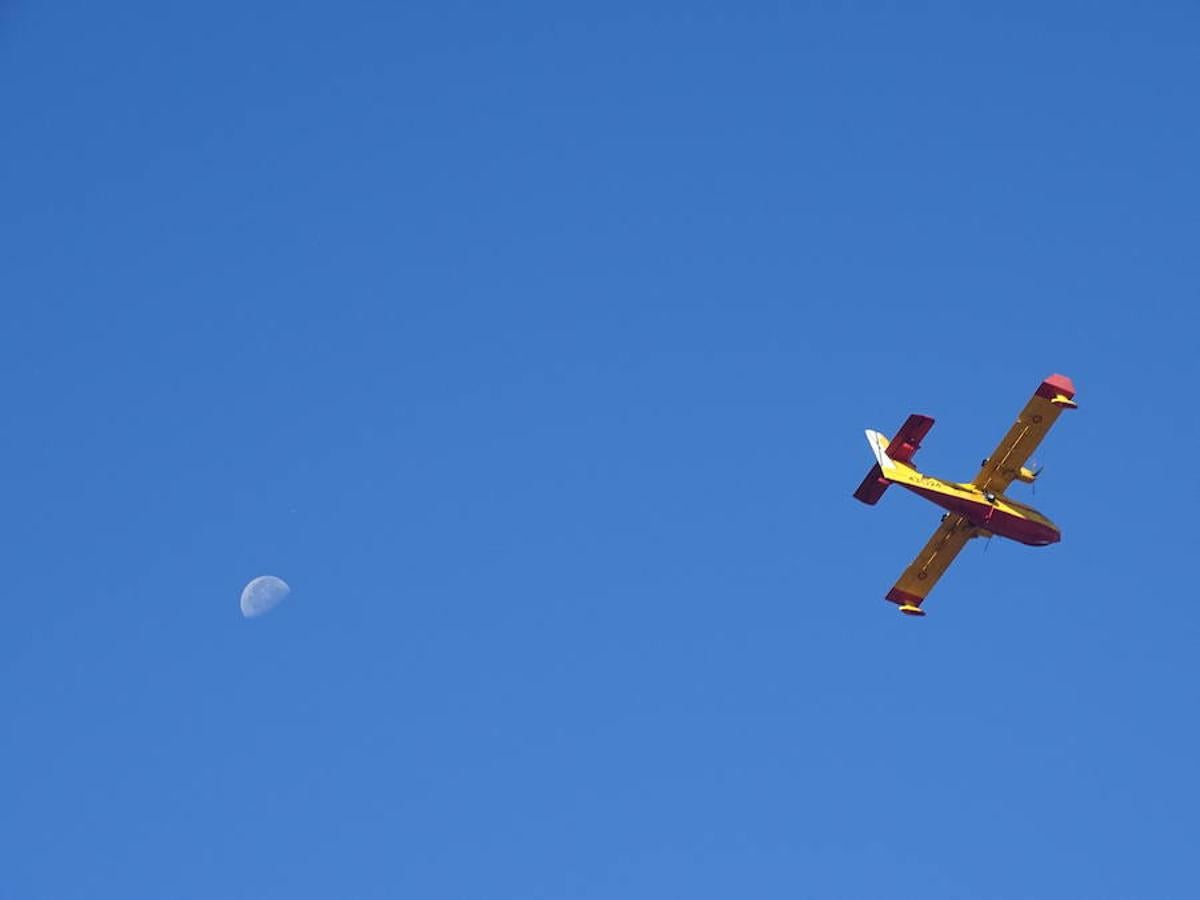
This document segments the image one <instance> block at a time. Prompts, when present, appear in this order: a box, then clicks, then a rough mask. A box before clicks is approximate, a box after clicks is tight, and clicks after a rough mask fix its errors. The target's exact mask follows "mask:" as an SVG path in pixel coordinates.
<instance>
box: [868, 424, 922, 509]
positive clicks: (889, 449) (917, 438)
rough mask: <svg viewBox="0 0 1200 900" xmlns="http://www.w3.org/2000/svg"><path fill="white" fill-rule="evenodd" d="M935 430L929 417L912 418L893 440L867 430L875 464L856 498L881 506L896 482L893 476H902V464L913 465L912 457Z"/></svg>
mask: <svg viewBox="0 0 1200 900" xmlns="http://www.w3.org/2000/svg"><path fill="white" fill-rule="evenodd" d="M932 427H933V419H931V418H929V416H919V415H911V416H909V417H908V419H907V421H905V423H904V424H903V425H901V426H900V430H899V431H897V432H896V436H895V437H893V438H892V439H891V440H890V441H889V440H888V439H887V438H885V437H884V436H883V435H882V434H880V433H879V432H878V431H872V430H871V429H869V428H868V429H867V443H869V444H870V445H871V452H873V453H874V454H875V465H873V466H872V467H871V471H870V472H868V473H867V477H866V478H864V479H863V482H862V484H860V485H859V486H858V490H856V491H855V492H854V499H856V500H861V501H862V502H863V503H866V504H868V505H869V506H874V505H875V504H876V503H878V502H879V498H880V497H882V496H883V492H884V491H886V490H887V489H888V485H889V484H891V483H892V481H893V480H894V478H893V477H892V476H893V474H899V472H898V471H897V470H898V469H899V468H900V467H901V466H902V465H903V466H911V464H912V463H911V461H912V458H913V454H915V453H916V452H917V449H918V448H919V447H920V446H921V441H922V440H923V439H924V437H925V435H926V434H928V433H929V429H930V428H932Z"/></svg>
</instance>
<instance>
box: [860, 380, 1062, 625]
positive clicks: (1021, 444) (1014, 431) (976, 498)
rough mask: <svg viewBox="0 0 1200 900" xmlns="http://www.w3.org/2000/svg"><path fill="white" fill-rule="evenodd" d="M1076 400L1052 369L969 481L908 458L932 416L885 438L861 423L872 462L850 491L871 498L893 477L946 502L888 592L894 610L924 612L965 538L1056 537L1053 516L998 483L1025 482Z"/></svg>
mask: <svg viewBox="0 0 1200 900" xmlns="http://www.w3.org/2000/svg"><path fill="white" fill-rule="evenodd" d="M1075 408H1076V403H1075V385H1073V384H1072V383H1071V379H1070V378H1068V377H1067V376H1065V375H1051V376H1050V377H1049V378H1047V379H1046V380H1045V381H1043V382H1042V383H1041V385H1040V386H1039V387H1038V389H1037V391H1036V392H1035V393H1034V395H1033V397H1032V399H1030V401H1029V402H1028V403H1027V404H1025V408H1024V409H1023V410H1021V414H1020V415H1019V416H1018V417H1017V421H1016V424H1015V425H1013V427H1012V428H1010V429H1009V430H1008V434H1006V435H1005V436H1004V440H1002V441H1001V442H1000V446H999V447H997V448H996V450H995V452H993V453H992V455H991V456H989V457H988V458H987V459H985V460H984V461H983V468H981V469H980V470H979V474H978V475H976V476H975V478H974V479H973V480H972V481H971V482H970V483H967V484H958V483H956V482H952V481H943V480H942V479H940V478H933V477H931V476H929V475H925V474H923V473H921V472H918V471H917V470H916V469H915V468H914V467H913V466H912V465H911V461H912V458H913V454H914V453H916V452H917V448H918V447H920V446H921V440H922V439H923V438H924V437H925V435H926V434H928V433H929V429H930V428H932V427H933V419H931V418H929V417H928V416H918V415H912V416H909V417H908V421H907V422H905V423H904V424H903V425H902V426H901V428H900V430H899V431H898V432H896V436H895V437H894V438H892V439H891V440H890V441H889V440H888V439H887V438H885V437H884V436H883V435H882V434H880V433H879V432H878V431H871V430H868V431H867V441H868V442H870V444H871V449H872V450H873V451H874V453H875V460H876V462H875V465H874V467H872V469H871V471H870V472H868V473H867V477H866V478H864V479H863V483H862V484H860V485H859V486H858V490H856V491H855V492H854V496H855V498H856V499H858V500H861V501H862V502H863V503H867V504H870V505H874V504H876V503H878V502H879V498H880V497H882V496H883V492H884V491H886V490H887V489H888V485H891V484H899V485H901V486H903V487H906V488H908V489H909V490H910V491H912V492H913V493H914V494H919V495H920V496H922V497H924V498H925V499H926V500H931V501H933V502H934V503H936V504H937V505H938V506H940V507H942V508H944V509H945V510H947V512H946V513H945V514H944V515H943V516H942V524H941V525H940V526H938V529H937V531H935V532H934V533H933V537H932V538H930V539H929V543H928V544H926V545H925V548H924V549H923V550H922V551H921V552H920V553H918V554H917V558H916V559H914V560H913V561H912V564H911V565H910V566H909V567H908V568H907V569H905V570H904V574H903V575H901V576H900V580H899V581H897V582H896V584H895V586H894V587H893V588H892V589H891V590H890V591H888V593H887V599H888V600H890V601H892V602H893V603H896V604H899V606H900V612H902V613H906V614H907V615H910V616H923V615H925V611H924V610H923V609H921V603H922V602H923V601H924V600H925V597H926V596H927V595H928V594H929V592H930V590H932V589H933V586H934V584H936V583H937V580H938V579H939V578H941V577H942V574H943V573H944V572H945V571H946V569H947V568H949V566H950V563H952V562H953V561H954V557H956V556H957V555H958V552H959V551H960V550H962V548H963V547H965V546H966V544H967V541H969V540H970V539H971V538H976V537H989V538H990V537H991V536H992V535H999V536H1000V537H1006V538H1011V539H1012V540H1014V541H1020V542H1021V543H1022V544H1029V545H1031V546H1034V547H1044V546H1046V545H1047V544H1053V543H1056V542H1057V541H1058V540H1060V539H1061V537H1062V535H1061V533H1060V532H1059V530H1058V528H1057V527H1055V525H1054V523H1053V522H1051V521H1050V520H1049V519H1047V518H1046V517H1045V516H1043V515H1042V514H1041V513H1040V512H1038V511H1037V510H1035V509H1033V508H1031V507H1029V506H1026V505H1025V504H1023V503H1018V502H1017V501H1016V500H1013V499H1011V498H1009V497H1006V496H1004V491H1005V489H1007V488H1008V486H1009V485H1010V484H1012V482H1013V480H1014V479H1015V480H1017V481H1023V482H1025V483H1026V484H1032V483H1033V482H1034V480H1035V479H1036V478H1037V476H1038V471H1040V470H1035V469H1027V468H1026V467H1025V463H1026V461H1027V460H1028V459H1029V457H1030V455H1031V454H1032V453H1033V451H1034V449H1035V448H1036V447H1037V445H1038V444H1040V443H1041V441H1042V438H1044V437H1045V436H1046V432H1048V431H1049V430H1050V426H1051V425H1053V424H1054V422H1055V420H1056V419H1058V415H1059V413H1061V412H1062V411H1063V410H1064V409H1075Z"/></svg>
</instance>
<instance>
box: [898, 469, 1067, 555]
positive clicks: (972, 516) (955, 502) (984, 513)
mask: <svg viewBox="0 0 1200 900" xmlns="http://www.w3.org/2000/svg"><path fill="white" fill-rule="evenodd" d="M904 487H906V488H908V489H909V490H910V491H912V492H913V493H914V494H920V495H921V496H922V497H924V498H925V499H927V500H932V501H933V502H934V503H936V504H937V505H938V506H940V507H942V509H948V510H950V512H954V513H958V514H959V515H961V516H965V517H966V519H967V521H969V522H970V523H971V524H972V525H974V526H975V527H976V528H982V529H984V530H985V531H990V532H991V533H992V534H998V535H1000V537H1006V538H1008V539H1009V540H1013V541H1018V542H1020V543H1022V544H1029V545H1030V546H1032V547H1044V546H1046V545H1047V544H1056V543H1058V541H1060V540H1062V534H1061V533H1060V532H1059V530H1058V529H1057V528H1055V527H1054V526H1053V525H1050V524H1048V523H1044V522H1039V521H1037V520H1036V519H1030V518H1026V517H1024V516H1016V515H1013V514H1012V513H1009V512H1005V511H1004V510H1002V509H999V508H997V507H995V506H993V505H992V504H990V503H988V502H987V500H985V499H984V498H983V497H980V498H979V500H978V501H974V500H968V499H966V498H964V497H957V496H954V495H951V494H943V493H941V492H939V491H931V490H929V489H928V488H921V487H917V486H915V485H911V484H906V485H904Z"/></svg>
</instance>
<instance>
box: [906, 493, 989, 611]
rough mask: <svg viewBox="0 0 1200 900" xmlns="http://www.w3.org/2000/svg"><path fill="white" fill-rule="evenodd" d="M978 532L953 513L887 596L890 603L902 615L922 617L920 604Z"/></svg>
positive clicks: (939, 527) (962, 517)
mask: <svg viewBox="0 0 1200 900" xmlns="http://www.w3.org/2000/svg"><path fill="white" fill-rule="evenodd" d="M979 533H980V532H979V529H978V528H976V527H975V526H974V525H972V524H971V523H970V522H969V521H967V519H966V517H965V516H960V515H956V514H954V513H951V514H950V515H948V516H946V518H945V519H943V520H942V524H941V525H939V526H938V529H937V531H935V532H934V533H933V537H931V538H930V539H929V543H927V544H926V545H925V547H924V548H923V549H922V550H921V552H920V553H918V554H917V558H916V559H914V560H913V561H912V563H911V564H910V565H909V567H908V568H907V569H905V570H904V574H903V575H901V576H900V580H899V581H897V582H896V584H895V585H894V586H893V587H892V589H891V590H890V591H888V593H887V599H888V600H891V601H892V602H893V603H898V604H899V605H900V612H903V613H908V614H909V615H910V616H923V615H925V612H924V611H923V610H922V609H921V602H922V601H923V600H924V599H925V597H926V595H927V594H928V593H929V592H930V591H931V590H933V586H934V585H935V584H937V580H938V579H939V578H941V577H942V574H943V573H944V572H945V571H946V570H947V569H948V568H950V563H952V562H954V557H956V556H958V551H960V550H961V549H962V548H963V547H965V546H966V545H967V541H969V540H970V539H971V538H973V537H976V536H978V535H979Z"/></svg>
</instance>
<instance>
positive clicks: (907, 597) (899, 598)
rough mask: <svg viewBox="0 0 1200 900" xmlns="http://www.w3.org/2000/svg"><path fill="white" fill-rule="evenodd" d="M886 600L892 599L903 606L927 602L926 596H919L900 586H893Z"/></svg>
mask: <svg viewBox="0 0 1200 900" xmlns="http://www.w3.org/2000/svg"><path fill="white" fill-rule="evenodd" d="M884 599H885V600H890V601H892V603H898V604H900V605H901V606H920V605H921V604H922V603H924V602H925V598H924V597H918V596H917V595H916V594H910V593H909V592H908V591H902V590H900V588H892V589H891V590H890V591H888V592H887V596H886V597H885V598H884Z"/></svg>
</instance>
